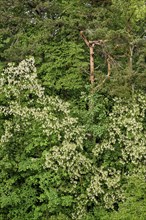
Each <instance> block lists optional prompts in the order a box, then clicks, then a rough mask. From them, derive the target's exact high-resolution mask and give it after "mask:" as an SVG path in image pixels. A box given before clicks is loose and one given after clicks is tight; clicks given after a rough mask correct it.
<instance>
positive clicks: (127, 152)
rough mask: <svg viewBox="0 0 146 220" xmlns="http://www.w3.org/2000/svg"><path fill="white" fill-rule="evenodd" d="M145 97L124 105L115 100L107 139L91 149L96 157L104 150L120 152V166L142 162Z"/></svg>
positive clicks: (145, 139) (145, 140)
mask: <svg viewBox="0 0 146 220" xmlns="http://www.w3.org/2000/svg"><path fill="white" fill-rule="evenodd" d="M145 112H146V97H145V96H144V95H141V94H138V95H135V96H134V97H133V100H132V102H129V103H128V104H124V103H123V102H122V100H116V104H115V106H114V107H113V112H112V113H111V114H110V116H109V119H110V126H109V138H108V139H106V140H105V141H104V142H103V143H102V144H101V145H97V146H96V147H95V148H94V149H93V153H94V155H95V156H96V157H98V155H99V154H102V153H103V152H104V151H105V150H111V151H118V150H119V149H120V151H121V157H120V158H119V161H120V162H121V163H122V164H126V163H129V162H130V163H132V164H135V165H136V164H138V163H141V162H144V158H145V152H146V129H145V126H144V119H145Z"/></svg>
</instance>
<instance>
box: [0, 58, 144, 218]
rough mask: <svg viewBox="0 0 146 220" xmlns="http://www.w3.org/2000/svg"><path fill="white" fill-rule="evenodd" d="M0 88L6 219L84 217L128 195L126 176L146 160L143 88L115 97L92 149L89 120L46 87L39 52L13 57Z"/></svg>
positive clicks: (3, 205) (3, 203) (2, 166)
mask: <svg viewBox="0 0 146 220" xmlns="http://www.w3.org/2000/svg"><path fill="white" fill-rule="evenodd" d="M0 92H1V96H0V121H1V126H0V134H1V139H0V146H1V148H0V155H1V160H0V166H1V168H2V173H1V177H2V181H1V194H2V197H1V208H2V212H1V213H2V214H1V219H12V220H17V219H22V218H23V219H24V220H28V219H36V220H37V219H45V220H46V219H50V220H51V219H53V218H55V219H57V216H60V217H58V218H60V219H68V218H71V219H85V216H86V215H87V213H88V212H90V211H92V210H93V208H94V207H98V206H103V207H105V208H106V209H114V208H115V204H118V202H119V201H123V199H124V197H123V194H122V187H121V180H122V179H123V177H124V178H126V176H127V174H128V173H130V171H132V172H134V171H135V170H136V169H139V168H141V169H142V167H143V163H144V150H145V146H146V140H145V133H146V130H145V129H146V127H145V121H144V120H145V107H146V99H145V96H142V95H138V96H135V97H133V101H132V102H131V103H128V104H127V103H125V104H123V103H122V100H115V105H114V107H113V111H112V113H111V114H110V115H109V130H108V131H107V136H106V137H105V138H104V140H103V141H102V140H101V143H100V144H98V145H96V146H93V147H92V149H93V152H92V153H90V154H88V153H87V151H86V150H85V149H84V144H85V141H86V140H85V129H84V127H83V126H79V124H78V120H77V119H76V118H73V117H71V114H70V107H69V104H68V103H65V102H63V101H62V100H60V99H59V98H57V97H49V96H47V95H45V91H44V88H43V87H42V86H41V85H40V83H39V81H38V79H37V74H36V68H35V66H34V59H33V58H30V59H26V60H24V61H22V62H21V63H20V64H19V65H18V66H15V65H13V64H9V66H8V67H7V68H6V69H5V70H4V72H3V73H2V74H1V79H0ZM133 125H134V126H133ZM87 143H88V142H87ZM53 216H54V217H53Z"/></svg>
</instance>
